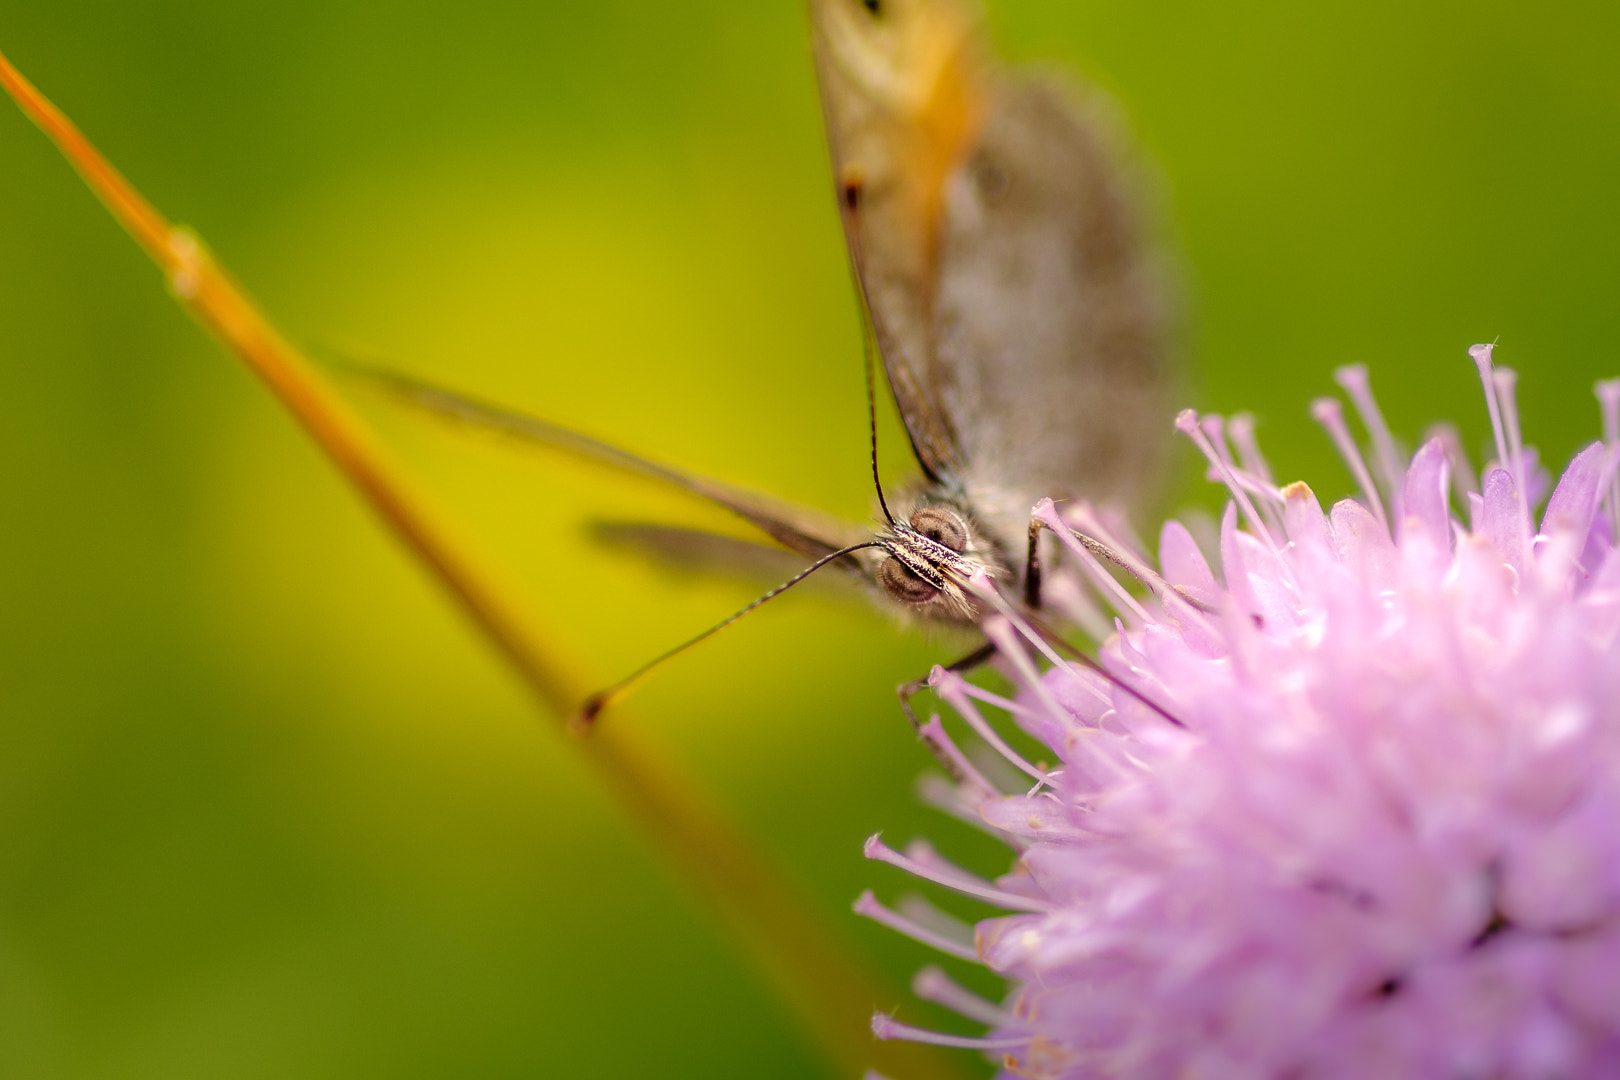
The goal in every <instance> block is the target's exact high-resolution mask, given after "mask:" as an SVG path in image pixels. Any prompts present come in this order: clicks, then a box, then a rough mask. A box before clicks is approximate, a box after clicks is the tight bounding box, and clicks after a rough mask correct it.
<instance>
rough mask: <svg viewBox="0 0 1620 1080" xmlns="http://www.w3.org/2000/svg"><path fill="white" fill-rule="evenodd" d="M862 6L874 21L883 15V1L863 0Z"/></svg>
mask: <svg viewBox="0 0 1620 1080" xmlns="http://www.w3.org/2000/svg"><path fill="white" fill-rule="evenodd" d="M861 6H862V7H864V8H865V9H866V10H867V13H868V14H870V15H871V16H872V18H874V19H875V18H877V17H878V16H879V15H882V14H883V0H861Z"/></svg>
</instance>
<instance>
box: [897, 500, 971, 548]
mask: <svg viewBox="0 0 1620 1080" xmlns="http://www.w3.org/2000/svg"><path fill="white" fill-rule="evenodd" d="M911 527H912V528H913V529H916V530H917V531H918V532H920V533H922V534H923V535H924V536H926V537H928V539H930V540H932V541H934V542H935V543H936V544H944V545H945V546H946V547H948V548H950V549H951V550H952V551H955V552H960V551H961V550H962V549H963V548H965V547H967V542H968V534H967V526H966V525H964V524H963V523H962V519H961V518H959V517H957V516H956V515H955V514H953V513H951V512H950V511H949V510H946V509H945V508H944V507H941V506H925V507H923V508H922V509H921V510H918V511H917V512H916V513H915V514H912V515H911Z"/></svg>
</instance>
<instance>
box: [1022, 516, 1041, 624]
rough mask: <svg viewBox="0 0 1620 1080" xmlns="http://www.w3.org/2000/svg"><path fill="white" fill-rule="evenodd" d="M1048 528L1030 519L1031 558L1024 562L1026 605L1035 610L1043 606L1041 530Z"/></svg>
mask: <svg viewBox="0 0 1620 1080" xmlns="http://www.w3.org/2000/svg"><path fill="white" fill-rule="evenodd" d="M1045 527H1046V526H1045V525H1043V524H1041V522H1040V521H1038V520H1036V519H1035V518H1030V519H1029V556H1028V557H1027V558H1026V559H1025V560H1024V603H1025V604H1026V605H1027V606H1028V607H1030V608H1033V609H1035V610H1039V609H1040V606H1041V543H1040V541H1041V530H1042V529H1044V528H1045Z"/></svg>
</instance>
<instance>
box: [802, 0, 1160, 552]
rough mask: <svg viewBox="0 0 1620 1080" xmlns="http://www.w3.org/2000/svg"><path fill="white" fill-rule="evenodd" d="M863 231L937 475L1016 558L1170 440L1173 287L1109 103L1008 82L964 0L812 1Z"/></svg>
mask: <svg viewBox="0 0 1620 1080" xmlns="http://www.w3.org/2000/svg"><path fill="white" fill-rule="evenodd" d="M810 7H811V16H812V20H811V21H812V27H813V35H812V39H813V44H814V51H815V56H816V61H817V72H818V75H819V77H820V80H821V86H822V99H823V109H824V112H825V114H826V120H827V127H828V142H829V145H830V147H831V151H832V158H833V165H834V169H835V172H836V175H837V178H838V182H839V190H840V198H841V202H842V205H843V207H844V220H845V231H846V235H847V237H848V239H849V244H850V251H851V255H852V258H853V259H854V261H855V264H856V267H857V270H858V273H859V276H860V280H861V285H862V290H863V292H864V294H865V297H866V302H867V304H868V306H869V309H870V311H871V316H872V323H873V328H874V332H875V334H876V337H877V340H878V345H879V348H880V349H881V351H882V354H883V361H884V367H885V369H886V371H887V373H888V376H889V382H890V385H891V386H892V387H893V389H894V394H895V399H896V401H897V403H898V404H899V407H900V413H901V417H902V419H903V420H904V422H905V425H906V429H907V431H908V432H909V434H910V436H911V441H912V445H913V447H914V449H915V450H916V452H917V458H918V461H919V463H920V464H921V465H922V467H923V469H924V471H925V472H926V473H928V475H929V476H930V478H931V479H933V480H935V481H936V482H938V483H939V484H940V485H941V487H942V488H943V489H944V490H945V491H947V492H950V493H956V494H960V495H961V497H962V498H963V499H964V501H966V502H967V504H968V505H969V506H971V507H972V509H973V511H974V513H975V514H976V515H977V516H978V517H979V518H980V519H981V521H982V522H983V523H984V524H986V525H988V526H989V527H990V528H991V529H992V531H993V532H994V533H995V534H996V536H997V537H998V539H1000V540H1001V542H1002V544H1003V547H1005V548H1007V549H1008V550H1016V549H1017V546H1018V537H1019V536H1020V535H1021V534H1022V532H1023V529H1024V527H1025V524H1026V521H1027V517H1028V513H1029V508H1030V506H1031V505H1032V504H1033V503H1034V502H1035V501H1036V500H1037V499H1038V498H1040V497H1041V496H1044V495H1052V496H1059V497H1062V496H1075V495H1085V496H1091V497H1098V498H1111V499H1116V500H1125V501H1130V497H1131V496H1133V495H1136V494H1138V493H1139V492H1140V490H1141V487H1142V481H1143V480H1144V479H1145V478H1147V477H1149V476H1150V475H1151V473H1152V472H1153V471H1154V467H1155V465H1156V463H1157V460H1158V454H1159V449H1160V448H1161V446H1162V445H1163V443H1164V442H1165V441H1166V433H1167V430H1168V428H1167V424H1166V423H1165V421H1167V419H1168V410H1167V407H1166V402H1165V387H1166V382H1167V379H1166V371H1167V368H1168V359H1167V348H1166V344H1165V343H1166V339H1167V334H1166V332H1165V325H1166V320H1165V309H1166V306H1167V305H1166V304H1165V303H1164V302H1163V300H1162V292H1163V277H1162V275H1161V274H1160V273H1159V272H1158V270H1157V260H1156V259H1155V258H1154V253H1153V251H1152V248H1151V246H1150V245H1148V244H1147V243H1146V241H1145V230H1144V229H1143V227H1142V224H1141V220H1140V214H1139V213H1138V211H1137V209H1136V207H1135V206H1133V205H1132V198H1131V196H1132V188H1133V187H1134V184H1133V183H1132V181H1131V179H1130V175H1129V173H1128V171H1127V170H1125V169H1123V168H1122V167H1121V165H1120V161H1121V155H1120V154H1119V153H1118V152H1117V150H1116V147H1115V143H1116V141H1117V140H1116V139H1115V138H1114V137H1113V136H1112V134H1111V132H1110V131H1109V125H1108V124H1107V123H1106V122H1104V118H1103V115H1102V114H1103V110H1102V109H1101V108H1100V107H1098V106H1093V107H1084V106H1082V105H1081V104H1079V103H1078V102H1077V101H1076V99H1074V98H1072V97H1071V96H1070V95H1069V94H1067V93H1065V92H1064V91H1063V90H1062V89H1060V88H1058V87H1056V86H1054V85H1053V84H1050V83H1046V82H1043V81H1040V80H1036V79H1028V78H1021V77H1017V76H1014V75H1009V74H1005V73H1002V72H1000V71H998V70H996V69H995V68H993V67H992V66H991V65H990V63H989V61H988V59H987V58H986V55H985V53H984V50H983V48H982V46H981V45H980V43H979V37H978V27H977V23H976V21H975V19H974V18H973V17H972V13H971V11H970V10H969V9H968V8H967V7H966V6H965V5H963V4H960V3H957V2H954V0H812V2H811V5H810Z"/></svg>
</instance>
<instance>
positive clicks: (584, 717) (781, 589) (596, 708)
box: [572, 540, 883, 734]
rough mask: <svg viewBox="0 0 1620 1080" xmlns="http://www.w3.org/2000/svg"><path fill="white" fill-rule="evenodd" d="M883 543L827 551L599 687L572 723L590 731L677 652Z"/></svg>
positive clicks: (867, 543)
mask: <svg viewBox="0 0 1620 1080" xmlns="http://www.w3.org/2000/svg"><path fill="white" fill-rule="evenodd" d="M882 546H883V545H882V544H881V543H880V542H878V541H876V540H867V541H865V542H863V543H859V544H851V545H850V546H849V547H847V548H840V549H839V550H837V551H834V552H830V553H829V554H826V555H823V556H822V557H821V558H819V559H817V560H816V561H815V562H813V563H811V564H810V565H809V566H807V567H805V568H804V569H803V570H800V571H799V572H798V573H797V574H794V575H793V576H792V577H791V578H789V579H788V580H786V581H784V582H783V583H782V584H780V585H778V586H777V587H776V588H774V589H772V590H771V591H770V592H768V593H766V594H765V595H764V596H761V597H760V598H759V599H757V600H755V601H754V602H753V603H751V604H749V605H748V606H747V607H745V608H743V609H742V610H740V611H738V612H736V613H734V614H732V615H729V616H727V617H726V618H724V619H722V620H721V621H720V622H717V623H715V624H714V625H713V626H711V627H709V628H708V629H707V630H705V631H703V633H701V634H699V635H697V636H696V637H694V638H692V639H691V640H689V641H684V642H682V643H681V644H679V645H677V646H675V647H674V648H673V649H670V650H669V651H668V652H666V653H662V654H660V655H658V656H655V657H653V658H652V659H651V660H649V661H647V662H646V663H645V664H642V665H641V666H640V667H638V668H636V670H634V671H632V672H631V673H630V674H629V675H626V676H625V677H624V678H622V679H620V680H619V681H618V682H616V683H614V684H613V685H612V686H610V687H608V688H607V689H606V690H599V691H597V692H596V693H594V694H592V695H591V696H590V697H588V698H586V699H585V704H584V705H582V706H580V710H579V714H578V715H577V716H576V717H574V722H573V724H572V728H573V730H574V731H575V732H577V733H579V734H584V733H586V732H588V731H589V730H590V729H591V726H592V725H593V724H594V723H595V722H596V718H597V716H599V715H600V714H601V712H602V710H603V709H605V708H607V707H608V706H609V705H611V704H613V702H615V701H617V700H618V699H619V698H622V697H623V696H624V695H625V694H626V693H628V692H629V691H630V690H631V689H632V688H633V687H634V686H635V685H636V684H637V683H639V682H640V681H641V680H642V679H643V678H645V677H646V676H647V674H648V673H649V672H651V671H652V670H653V669H654V668H656V667H658V666H660V665H661V664H663V663H664V662H665V661H666V660H671V659H673V658H675V657H676V656H679V655H680V654H681V653H683V652H685V651H686V650H687V649H690V648H691V647H692V646H694V645H696V644H697V643H698V642H700V641H703V640H705V639H707V638H709V637H712V636H713V635H715V634H717V633H719V632H720V631H721V630H724V629H725V628H726V627H728V626H730V625H731V624H732V623H734V622H736V621H737V620H738V619H740V618H742V617H743V616H744V615H747V614H748V613H749V612H750V611H753V610H754V609H755V608H757V607H759V606H760V605H761V604H764V603H765V602H766V601H768V600H774V599H776V598H777V597H778V596H781V595H782V594H783V593H785V592H787V591H788V590H789V589H791V588H793V586H795V585H797V584H798V583H799V582H801V581H803V580H804V579H805V578H807V577H809V576H810V575H811V574H813V573H815V572H816V571H817V570H820V569H821V568H822V567H823V566H826V565H827V564H828V563H830V562H833V561H834V560H837V559H841V558H843V557H844V556H846V555H849V554H850V553H852V552H856V551H860V550H861V549H862V548H871V547H882Z"/></svg>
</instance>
